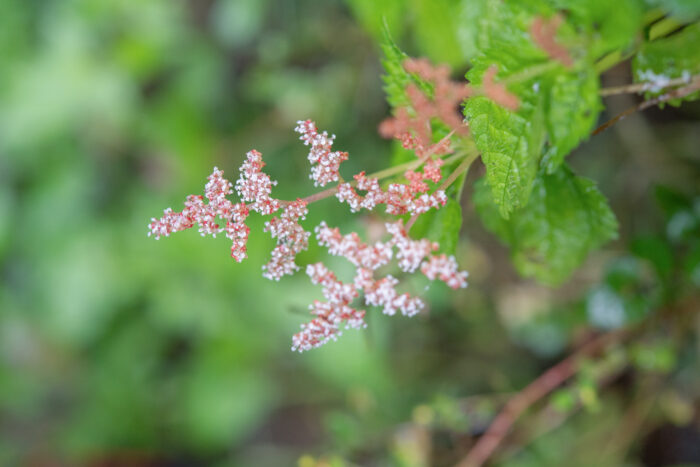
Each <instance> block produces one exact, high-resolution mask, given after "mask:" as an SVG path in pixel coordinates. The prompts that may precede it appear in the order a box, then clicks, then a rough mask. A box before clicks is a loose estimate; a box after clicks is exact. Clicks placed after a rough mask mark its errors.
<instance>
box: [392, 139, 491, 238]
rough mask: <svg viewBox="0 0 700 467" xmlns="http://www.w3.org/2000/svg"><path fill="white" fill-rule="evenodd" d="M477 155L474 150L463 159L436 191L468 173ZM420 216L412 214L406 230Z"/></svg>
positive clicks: (442, 189) (443, 188)
mask: <svg viewBox="0 0 700 467" xmlns="http://www.w3.org/2000/svg"><path fill="white" fill-rule="evenodd" d="M477 157H479V153H477V152H474V153H472V154H470V155H469V156H468V157H466V158H465V159H464V160H463V161H462V163H461V164H459V165H458V166H457V168H456V169H454V170H453V171H452V173H451V174H450V175H449V176H448V177H447V178H446V179H445V180H444V181H443V182H442V183H441V184H440V186H439V187H438V188H437V190H436V191H445V190H446V189H447V188H448V187H449V186H450V185H452V184H453V183H454V182H455V180H457V179H458V178H459V176H460V175H462V174H464V173H466V172H467V171H468V170H469V167H471V165H472V163H473V162H474V161H475V160H476V158H477ZM418 216H420V214H414V215H412V216H411V218H410V219H409V220H408V222H406V232H408V231H409V230H411V227H413V224H415V223H416V221H417V220H418Z"/></svg>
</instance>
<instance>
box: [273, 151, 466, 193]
mask: <svg viewBox="0 0 700 467" xmlns="http://www.w3.org/2000/svg"><path fill="white" fill-rule="evenodd" d="M430 155H431V154H427V155H426V156H424V157H422V158H421V159H417V160H415V161H410V162H405V163H403V164H400V165H396V166H394V167H389V168H386V169H383V170H380V171H378V172H374V173H371V174H369V175H367V176H366V177H367V178H376V179H379V180H382V179H384V178H388V177H391V176H393V175H397V174H400V173H404V172H405V171H407V170H414V169H417V168H418V167H420V166H421V165H423V164H424V163H425V162H426V160H427V159H428V158H429V157H430ZM466 155H467V153H465V152H459V153H457V154H453V155H452V156H450V157H448V158H446V159H443V161H444V163H445V164H450V163H452V162H455V161H457V160H459V159H461V158H463V157H464V156H466ZM349 183H350V185H352V186H355V185H357V181H355V180H353V181H351V182H349ZM337 192H338V185H336V186H334V187H332V188H327V189H325V190H323V191H319V192H318V193H314V194H313V195H309V196H307V197H306V198H302V199H301V201H304V202H305V203H306V204H310V203H314V202H316V201H320V200H322V199H325V198H330V197H331V196H333V195H335V194H336V193H337ZM291 203H293V201H288V200H280V204H282V205H287V204H291Z"/></svg>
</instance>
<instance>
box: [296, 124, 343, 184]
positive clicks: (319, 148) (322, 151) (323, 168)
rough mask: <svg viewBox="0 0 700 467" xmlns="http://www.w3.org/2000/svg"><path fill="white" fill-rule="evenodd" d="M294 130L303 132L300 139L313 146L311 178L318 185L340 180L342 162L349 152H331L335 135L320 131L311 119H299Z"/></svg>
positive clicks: (311, 152) (310, 153)
mask: <svg viewBox="0 0 700 467" xmlns="http://www.w3.org/2000/svg"><path fill="white" fill-rule="evenodd" d="M294 131H296V132H297V133H299V134H301V136H300V137H299V139H300V140H302V141H303V142H304V145H306V146H311V148H310V149H309V155H308V159H309V162H310V163H311V174H310V175H309V178H311V179H312V180H313V181H314V185H316V186H326V185H327V184H329V183H331V182H337V181H338V180H340V172H339V170H340V164H341V163H342V162H343V161H346V160H347V159H348V153H347V152H341V151H335V152H331V148H332V147H333V140H334V139H335V135H331V136H328V133H327V132H325V131H324V132H323V133H319V132H318V130H317V129H316V124H315V123H314V122H312V121H311V120H299V121H298V122H297V126H296V128H294Z"/></svg>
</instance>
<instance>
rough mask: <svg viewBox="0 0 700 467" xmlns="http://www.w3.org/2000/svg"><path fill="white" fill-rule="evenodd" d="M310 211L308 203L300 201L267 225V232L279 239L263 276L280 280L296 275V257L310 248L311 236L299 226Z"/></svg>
mask: <svg viewBox="0 0 700 467" xmlns="http://www.w3.org/2000/svg"><path fill="white" fill-rule="evenodd" d="M308 212H309V210H308V209H307V208H306V202H305V201H302V200H300V199H298V200H296V201H294V202H292V203H289V204H288V205H287V206H286V207H285V208H284V211H283V212H282V215H280V216H279V217H273V218H272V219H271V220H269V221H268V222H266V223H265V232H270V235H272V238H276V239H277V246H275V248H274V249H273V250H272V259H270V261H269V262H268V263H267V264H266V265H265V266H263V270H264V271H265V272H263V276H264V277H266V278H268V279H273V280H277V281H278V280H280V278H281V277H282V276H284V275H285V274H294V273H295V272H296V271H298V270H299V266H297V264H296V263H295V262H294V259H295V258H296V255H297V254H298V253H301V252H302V251H304V250H306V249H307V248H308V247H309V236H310V235H311V232H307V231H306V230H304V228H303V227H302V226H301V225H300V224H299V220H303V219H306V214H307V213H308Z"/></svg>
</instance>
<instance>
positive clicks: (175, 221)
mask: <svg viewBox="0 0 700 467" xmlns="http://www.w3.org/2000/svg"><path fill="white" fill-rule="evenodd" d="M223 174H224V172H223V171H221V170H219V169H217V168H216V167H214V171H213V172H212V174H211V175H209V177H207V179H208V180H209V182H208V183H207V184H206V186H205V188H204V193H205V195H206V197H207V199H208V201H209V203H208V204H205V203H204V197H203V196H201V195H189V196H188V197H187V200H186V201H185V209H183V210H182V212H174V211H173V210H172V209H171V208H168V209H166V210H165V211H164V212H163V217H161V218H160V219H156V218H152V219H151V223H150V224H148V229H149V232H148V236H149V237H150V236H151V235H153V236H154V237H155V239H156V240H158V239H159V238H160V237H161V236H166V237H167V236H169V235H170V234H171V233H172V232H179V231H181V230H186V229H189V228H191V227H194V225H195V224H198V225H199V233H200V234H201V235H202V236H205V235H211V236H213V237H216V234H217V233H220V232H222V231H225V232H226V236H227V237H228V238H229V239H231V240H232V241H233V245H232V246H231V256H232V257H233V258H234V259H235V260H236V261H238V262H239V263H240V262H241V261H243V259H245V258H246V242H247V241H248V234H249V233H250V229H249V228H248V226H247V225H245V220H246V218H247V217H248V212H249V211H248V207H247V206H246V205H245V203H237V204H234V203H231V201H229V200H228V199H226V196H227V195H229V194H231V193H232V192H233V191H232V190H231V187H232V184H231V182H229V181H228V180H226V179H225V178H223ZM217 217H219V218H220V219H221V220H223V221H224V222H226V223H225V225H224V227H220V226H219V224H217V223H216V222H215V221H216V218H217Z"/></svg>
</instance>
